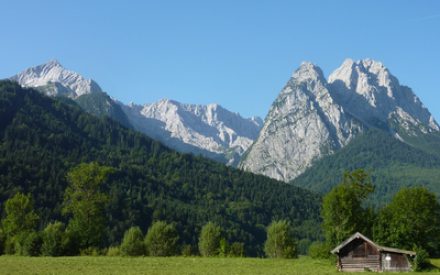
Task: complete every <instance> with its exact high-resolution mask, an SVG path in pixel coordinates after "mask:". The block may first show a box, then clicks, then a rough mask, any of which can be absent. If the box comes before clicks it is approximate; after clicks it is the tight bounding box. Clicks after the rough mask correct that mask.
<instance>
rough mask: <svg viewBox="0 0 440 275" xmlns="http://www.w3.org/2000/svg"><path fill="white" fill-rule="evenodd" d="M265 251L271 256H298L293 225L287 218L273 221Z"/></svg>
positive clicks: (268, 229) (269, 227) (268, 231)
mask: <svg viewBox="0 0 440 275" xmlns="http://www.w3.org/2000/svg"><path fill="white" fill-rule="evenodd" d="M264 252H265V253H266V256H267V257H269V258H294V257H296V256H297V248H296V241H295V239H294V237H293V230H292V226H291V225H290V223H289V222H288V221H287V220H281V221H273V222H272V223H271V224H270V225H269V226H268V228H267V239H266V243H265V244H264Z"/></svg>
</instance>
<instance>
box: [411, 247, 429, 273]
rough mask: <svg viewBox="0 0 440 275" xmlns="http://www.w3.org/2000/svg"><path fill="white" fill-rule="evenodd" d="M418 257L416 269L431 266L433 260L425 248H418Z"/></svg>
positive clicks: (416, 258) (415, 259) (415, 260)
mask: <svg viewBox="0 0 440 275" xmlns="http://www.w3.org/2000/svg"><path fill="white" fill-rule="evenodd" d="M416 253H417V254H416V257H415V258H414V262H413V265H414V270H415V271H422V270H424V269H427V268H429V267H430V266H431V262H430V260H429V254H428V252H427V251H426V250H424V249H420V248H419V249H416Z"/></svg>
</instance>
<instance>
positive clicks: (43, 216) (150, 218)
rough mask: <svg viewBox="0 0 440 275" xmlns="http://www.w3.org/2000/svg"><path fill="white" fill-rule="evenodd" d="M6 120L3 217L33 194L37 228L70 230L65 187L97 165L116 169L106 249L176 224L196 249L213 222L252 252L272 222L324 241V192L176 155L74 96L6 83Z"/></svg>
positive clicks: (104, 188) (109, 191) (0, 92)
mask: <svg viewBox="0 0 440 275" xmlns="http://www.w3.org/2000/svg"><path fill="white" fill-rule="evenodd" d="M0 117H1V119H0V209H1V212H2V213H3V216H2V218H3V219H5V216H6V213H5V208H6V203H5V202H6V201H7V200H8V199H11V198H13V197H14V196H15V195H16V194H25V195H23V196H22V197H20V198H21V199H19V198H17V200H19V201H20V200H21V202H23V201H26V200H25V199H24V197H26V198H28V199H29V200H30V201H31V202H32V207H33V208H34V209H35V215H36V216H37V217H38V219H36V221H35V230H37V231H43V230H49V231H50V230H52V231H54V230H55V231H56V230H57V228H58V229H59V228H61V227H68V226H70V223H69V222H71V220H72V219H73V218H74V211H73V210H72V209H71V211H70V212H69V210H66V209H69V207H68V206H66V201H69V198H70V200H73V199H72V198H74V196H73V197H69V195H67V194H68V193H69V192H66V189H67V186H68V184H69V180H68V178H69V177H68V175H69V172H71V171H75V168H78V167H81V164H88V163H95V164H97V165H99V167H107V168H108V169H110V170H109V171H111V172H109V173H108V175H106V177H105V180H103V184H102V185H100V186H98V187H97V188H99V192H100V193H102V194H105V200H104V201H103V202H105V203H103V213H104V217H105V218H104V219H103V226H104V227H103V230H101V231H102V232H103V235H102V238H101V239H100V242H99V243H98V248H105V247H110V246H114V245H118V244H120V242H121V241H122V239H123V237H124V232H125V231H127V230H128V229H129V228H131V227H139V229H140V230H141V232H146V230H147V228H149V227H150V226H152V225H153V223H154V222H157V221H165V222H167V223H168V224H172V226H173V227H174V228H175V229H176V231H177V232H178V233H179V238H178V245H179V247H181V248H182V249H187V250H188V251H197V244H198V242H199V239H198V238H199V235H200V233H201V230H202V227H203V226H204V225H205V224H207V223H208V222H213V223H215V224H216V225H218V226H219V227H220V228H221V238H222V241H223V242H226V243H228V244H234V243H235V246H236V248H237V249H238V250H239V249H240V248H241V247H242V248H243V252H244V254H245V255H250V256H259V255H263V254H264V252H263V250H264V242H265V240H266V227H267V226H268V225H269V224H270V223H271V222H272V221H274V220H285V221H286V222H288V223H289V224H290V225H291V226H292V228H294V230H293V234H294V235H295V239H296V240H300V242H299V243H306V244H307V243H310V242H311V241H313V240H317V239H319V238H320V228H319V223H320V221H319V220H320V214H319V211H320V210H319V209H320V204H321V199H320V197H319V196H318V195H315V194H313V193H311V192H309V191H306V190H304V189H301V188H298V187H295V186H292V185H288V184H284V183H281V182H278V181H275V180H272V179H269V178H267V177H264V176H258V175H254V174H251V173H247V172H243V171H240V170H237V169H234V168H229V167H226V166H224V165H222V164H219V163H216V162H214V161H210V160H207V159H204V158H201V157H197V156H193V155H189V154H181V153H177V152H175V151H172V150H170V149H168V148H166V147H164V146H163V145H161V144H160V143H159V142H157V141H154V140H151V139H150V138H148V137H146V136H144V135H142V134H140V133H137V132H134V131H132V130H130V129H127V128H125V127H124V126H121V125H120V124H118V123H117V122H114V121H112V120H110V119H107V118H97V117H94V116H92V115H90V114H88V113H85V112H84V111H83V110H82V109H81V108H80V107H79V106H78V105H77V104H76V103H74V102H73V101H70V100H68V99H65V98H55V99H53V98H49V97H46V96H44V95H41V94H40V93H39V92H38V91H35V90H32V89H24V88H21V87H20V86H19V85H17V84H15V83H13V82H10V81H2V82H0ZM26 194H27V195H26ZM11 205H12V204H11ZM11 207H12V206H11ZM31 220H32V219H31ZM48 226H49V229H48ZM52 231H50V232H52ZM75 253H79V252H78V251H73V252H71V254H75Z"/></svg>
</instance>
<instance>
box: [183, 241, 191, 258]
mask: <svg viewBox="0 0 440 275" xmlns="http://www.w3.org/2000/svg"><path fill="white" fill-rule="evenodd" d="M192 255H193V249H192V246H191V245H190V244H185V245H184V246H182V256H184V257H189V256H192Z"/></svg>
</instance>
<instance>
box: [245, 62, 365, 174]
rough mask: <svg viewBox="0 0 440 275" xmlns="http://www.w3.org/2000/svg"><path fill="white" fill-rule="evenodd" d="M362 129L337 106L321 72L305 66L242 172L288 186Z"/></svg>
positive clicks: (269, 117) (277, 104)
mask: <svg viewBox="0 0 440 275" xmlns="http://www.w3.org/2000/svg"><path fill="white" fill-rule="evenodd" d="M362 127H363V126H362V124H361V123H360V122H359V121H357V120H356V119H354V118H353V117H352V116H351V115H350V114H348V113H346V112H345V111H344V108H343V107H342V106H340V105H339V104H337V103H336V102H335V100H334V98H333V96H332V94H331V93H330V90H329V87H328V84H327V81H326V80H325V78H324V76H323V73H322V71H321V69H319V68H318V67H316V66H314V65H313V64H311V63H303V64H302V65H301V66H300V68H299V69H298V70H296V71H295V72H294V74H293V75H292V77H291V79H290V80H289V81H288V83H287V85H286V86H285V87H284V89H283V90H282V91H281V93H280V94H279V96H278V98H277V99H276V100H275V102H274V103H273V104H272V107H271V109H270V111H269V114H268V115H267V117H266V120H265V124H264V126H263V128H262V130H261V132H260V135H259V137H258V138H257V140H256V141H255V142H254V144H253V145H252V147H251V149H250V150H249V151H248V152H247V154H246V155H245V157H244V158H243V160H242V162H241V164H240V167H241V168H243V169H245V170H248V171H252V172H255V173H258V174H264V175H266V176H269V177H272V178H275V179H278V180H283V181H288V180H290V179H293V178H295V177H296V176H297V175H299V174H300V173H302V172H304V170H305V169H306V168H308V167H309V166H310V165H311V163H312V162H313V161H314V160H315V159H318V158H320V157H322V156H323V155H326V154H331V153H333V152H334V151H335V150H338V149H339V148H341V147H343V146H345V145H346V144H347V143H348V142H349V141H350V140H351V139H352V138H353V137H354V136H356V134H357V133H359V132H361V131H362Z"/></svg>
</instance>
